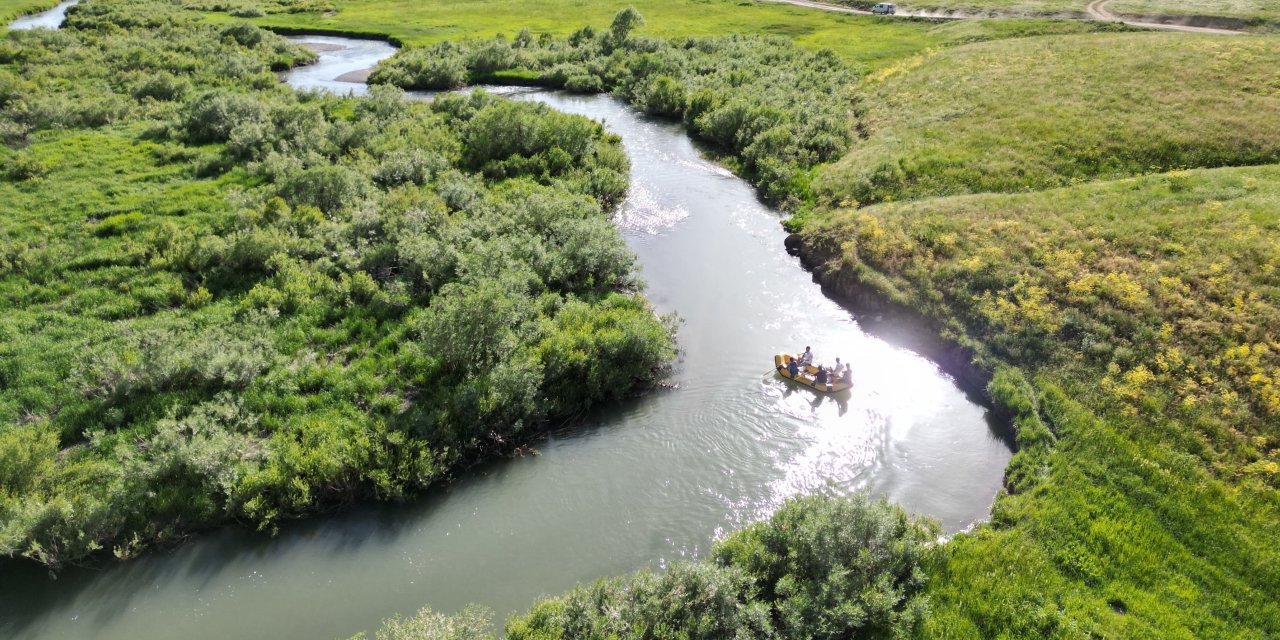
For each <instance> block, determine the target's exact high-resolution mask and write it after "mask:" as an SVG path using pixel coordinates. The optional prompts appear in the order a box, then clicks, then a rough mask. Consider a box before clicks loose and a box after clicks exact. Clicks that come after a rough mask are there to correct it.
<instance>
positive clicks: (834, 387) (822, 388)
mask: <svg viewBox="0 0 1280 640" xmlns="http://www.w3.org/2000/svg"><path fill="white" fill-rule="evenodd" d="M789 364H791V356H790V355H788V354H785V353H779V354H778V355H776V356H774V357H773V366H774V368H775V369H777V370H778V374H779V375H781V376H782V377H784V378H786V379H788V380H794V381H796V382H798V383H800V384H802V385H804V386H806V387H809V388H810V389H813V390H814V391H817V392H818V393H840V392H841V391H848V390H849V389H850V388H852V387H853V385H851V384H849V383H847V382H835V383H832V384H818V383H816V382H814V381H813V377H814V376H815V375H817V373H818V368H817V367H815V366H813V365H811V364H809V365H804V366H802V367H800V373H799V375H796V376H794V377H793V376H792V375H791V371H789V370H788V369H787V365H789Z"/></svg>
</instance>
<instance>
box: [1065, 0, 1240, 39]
mask: <svg viewBox="0 0 1280 640" xmlns="http://www.w3.org/2000/svg"><path fill="white" fill-rule="evenodd" d="M1108 2H1111V0H1093V2H1090V3H1089V6H1087V7H1085V9H1084V10H1085V12H1086V13H1088V14H1089V18H1090V19H1092V20H1103V21H1106V22H1123V23H1125V24H1127V25H1131V26H1134V27H1145V28H1147V29H1164V30H1165V31H1184V32H1186V33H1216V34H1219V35H1239V34H1242V33H1244V32H1243V31H1232V30H1230V29H1212V28H1209V27H1192V26H1187V25H1181V24H1164V23H1161V22H1138V21H1135V20H1125V19H1124V18H1121V17H1120V16H1118V15H1116V14H1114V13H1111V11H1110V10H1108V9H1107V3H1108Z"/></svg>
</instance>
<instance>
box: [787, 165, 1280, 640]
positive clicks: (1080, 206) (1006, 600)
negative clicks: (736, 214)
mask: <svg viewBox="0 0 1280 640" xmlns="http://www.w3.org/2000/svg"><path fill="white" fill-rule="evenodd" d="M1278 199H1280V167H1277V166H1274V165H1272V166H1266V167H1256V168H1228V169H1203V170H1189V171H1188V170H1175V171H1170V172H1166V173H1163V174H1155V175H1151V176H1146V177H1142V178H1134V179H1127V180H1121V181H1115V182H1097V183H1089V184H1086V185H1079V186H1074V187H1065V188H1061V189H1056V190H1049V191H1043V192H1037V193H1032V194H1019V195H977V196H963V197H953V198H944V199H931V200H922V201H917V202H911V203H902V204H885V205H879V206H875V207H870V208H865V209H861V210H846V211H843V212H841V213H839V214H836V215H833V216H830V217H828V218H826V219H824V220H822V221H820V222H811V223H810V224H809V225H808V227H807V228H806V229H805V231H804V233H803V235H804V238H805V243H806V245H807V250H808V251H810V252H812V253H813V254H814V256H813V258H814V259H816V260H817V261H819V262H821V263H822V266H821V267H820V269H821V270H823V271H824V272H825V274H826V275H825V276H824V279H825V280H826V281H827V282H828V283H831V284H833V285H834V286H836V287H837V288H846V289H848V290H858V289H865V288H870V289H874V290H876V291H878V292H879V293H880V294H881V295H883V296H884V297H886V298H889V299H892V300H894V301H895V302H897V303H899V304H902V305H905V306H907V307H910V308H913V309H916V310H919V311H920V312H922V313H924V314H926V315H927V316H929V317H931V318H933V319H935V320H937V321H938V322H939V323H940V324H941V325H942V326H943V328H944V329H943V330H944V332H945V333H947V334H948V335H950V336H951V337H953V338H954V339H957V340H959V341H961V342H963V343H965V344H966V345H968V346H970V347H971V348H973V349H974V350H975V351H976V352H977V353H978V354H979V358H980V360H981V361H982V362H984V363H985V364H986V366H988V367H992V368H996V369H997V370H998V371H999V373H998V375H997V376H996V379H995V382H994V383H993V387H992V391H993V395H994V396H995V398H996V400H997V402H998V403H999V404H1000V405H1001V406H1004V407H1005V408H1006V410H1007V411H1008V412H1009V413H1010V414H1012V415H1013V416H1014V417H1015V420H1016V423H1017V425H1018V427H1019V435H1018V442H1019V448H1020V451H1019V452H1018V454H1017V455H1016V456H1015V457H1014V459H1013V461H1012V462H1011V463H1010V465H1009V469H1008V479H1007V487H1008V490H1009V492H1010V493H1011V495H1009V496H1006V497H1003V498H1001V499H1000V500H999V501H997V503H996V507H995V510H994V512H993V515H992V518H993V522H992V524H991V526H989V527H988V528H986V529H984V530H983V531H980V532H979V533H978V534H977V535H974V536H961V537H960V538H958V539H957V540H956V541H955V542H954V543H952V544H951V545H949V548H950V553H951V554H952V557H951V560H950V561H949V562H947V563H944V564H943V565H942V566H940V567H939V570H938V571H937V572H936V574H937V575H938V576H939V578H938V579H937V580H935V582H934V583H933V585H932V589H933V590H936V591H935V592H936V593H937V594H938V595H939V599H938V600H937V601H935V602H936V616H935V617H934V618H933V619H932V620H931V625H936V628H937V629H938V631H939V633H940V634H941V635H945V636H949V637H958V636H959V635H961V634H960V633H959V632H958V631H957V630H960V629H966V630H968V632H969V633H970V634H972V635H974V636H976V637H987V636H991V635H994V634H996V633H997V632H1000V631H1008V630H1009V629H1015V630H1019V633H1017V634H1016V635H1035V636H1042V637H1045V636H1056V635H1064V634H1066V633H1067V631H1068V629H1070V628H1071V627H1073V626H1075V627H1079V626H1084V628H1086V629H1092V630H1095V631H1098V632H1103V633H1104V635H1105V634H1106V633H1115V634H1118V635H1124V636H1132V635H1152V636H1161V637H1171V636H1175V635H1178V634H1180V633H1184V632H1186V631H1187V630H1193V634H1194V635H1197V636H1201V637H1267V636H1268V635H1272V634H1274V633H1276V631H1277V630H1278V629H1280V608H1278V607H1277V605H1276V602H1275V599H1274V597H1273V596H1274V594H1275V593H1277V590H1278V589H1280V571H1277V567H1280V557H1278V556H1277V553H1276V549H1278V548H1280V524H1278V523H1280V518H1278V516H1280V431H1278V430H1277V428H1276V425H1277V424H1280V377H1277V372H1280V343H1277V341H1276V335H1277V334H1276V327H1280V275H1278V274H1280V271H1278V270H1277V262H1276V260H1277V256H1280V214H1277V209H1276V203H1277V201H1278ZM1005 367H1010V368H1008V369H1006V368H1005ZM1013 549H1016V550H1017V552H1016V556H1017V557H1018V560H1017V562H1016V563H1014V564H1016V566H1019V567H1023V568H1025V570H1020V571H1019V572H1018V573H1017V576H1018V579H1016V580H1011V579H1008V577H1009V576H1007V575H1005V576H1001V577H996V576H992V575H991V574H990V573H989V571H988V568H989V567H990V566H993V565H997V564H998V565H1001V566H1003V565H1006V564H1010V563H1012V562H1013V561H1012V560H1011V558H1012V556H1010V555H1009V554H1010V553H1013V551H1011V550H1013ZM1050 594H1052V595H1050ZM943 630H945V633H943Z"/></svg>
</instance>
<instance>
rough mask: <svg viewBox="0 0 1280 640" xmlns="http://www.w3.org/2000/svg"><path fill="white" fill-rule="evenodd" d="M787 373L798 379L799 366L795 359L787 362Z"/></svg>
mask: <svg viewBox="0 0 1280 640" xmlns="http://www.w3.org/2000/svg"><path fill="white" fill-rule="evenodd" d="M779 368H781V367H779ZM787 373H790V374H791V377H792V378H798V377H800V365H798V364H796V359H795V358H792V359H791V360H789V361H788V362H787Z"/></svg>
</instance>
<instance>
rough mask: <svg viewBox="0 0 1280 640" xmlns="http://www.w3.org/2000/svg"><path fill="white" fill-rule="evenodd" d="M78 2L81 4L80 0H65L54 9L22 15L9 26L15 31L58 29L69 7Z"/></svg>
mask: <svg viewBox="0 0 1280 640" xmlns="http://www.w3.org/2000/svg"><path fill="white" fill-rule="evenodd" d="M77 4H80V0H64V1H63V2H60V3H58V5H57V6H56V7H54V8H52V9H49V10H47V11H41V12H40V13H33V14H31V15H26V16H22V17H21V18H18V19H17V20H14V21H13V22H10V23H9V28H10V29H12V30H14V31H23V30H26V29H57V28H59V27H61V26H62V21H63V20H64V19H66V17H67V9H70V8H71V7H74V6H75V5H77Z"/></svg>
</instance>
